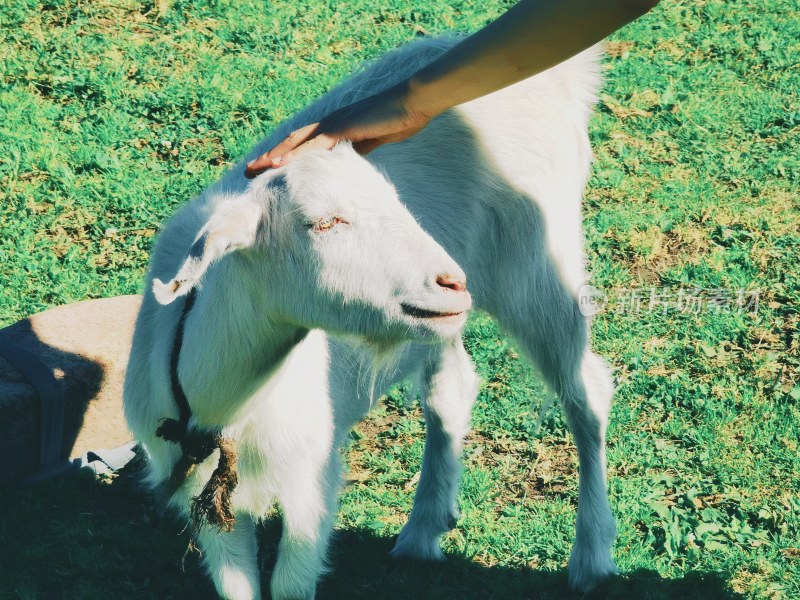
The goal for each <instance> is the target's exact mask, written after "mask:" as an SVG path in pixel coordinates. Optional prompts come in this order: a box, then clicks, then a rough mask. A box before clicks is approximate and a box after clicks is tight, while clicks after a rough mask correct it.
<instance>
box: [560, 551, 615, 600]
mask: <svg viewBox="0 0 800 600" xmlns="http://www.w3.org/2000/svg"><path fill="white" fill-rule="evenodd" d="M567 572H568V574H569V587H570V588H571V589H573V590H576V591H579V592H583V593H587V592H590V591H592V590H593V589H594V588H595V587H597V586H598V585H599V584H601V583H603V582H604V581H605V580H606V579H608V578H610V577H613V576H614V575H616V574H617V573H618V572H619V571H618V569H617V565H615V564H614V559H612V558H611V555H610V553H609V551H608V550H607V549H605V548H604V549H602V550H601V551H593V550H591V549H590V548H581V547H578V546H576V547H574V548H573V549H572V555H571V556H570V557H569V566H568V567H567Z"/></svg>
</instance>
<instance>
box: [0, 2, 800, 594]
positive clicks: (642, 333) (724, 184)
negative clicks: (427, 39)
mask: <svg viewBox="0 0 800 600" xmlns="http://www.w3.org/2000/svg"><path fill="white" fill-rule="evenodd" d="M488 4H489V5H488V6H487V3H486V2H481V3H477V2H472V1H471V0H463V1H461V0H450V1H449V2H445V0H433V1H431V2H426V3H421V2H416V3H413V2H410V1H407V0H391V1H390V2H388V3H378V2H373V1H372V0H364V1H360V2H352V3H333V2H329V3H325V2H294V3H285V2H269V3H268V2H259V3H257V4H255V5H252V4H249V3H246V2H232V1H227V2H226V1H220V2H199V1H198V2H191V1H183V0H181V1H176V2H173V3H169V2H167V1H165V0H158V1H157V2H156V3H155V4H148V3H145V4H137V3H135V2H133V1H131V0H106V1H98V2H85V1H84V2H78V1H76V0H64V1H62V0H50V1H48V2H37V1H34V0H27V1H25V0H20V1H16V0H15V1H13V2H12V1H10V0H9V1H7V2H3V3H0V117H2V118H0V149H2V150H0V232H1V233H0V282H2V283H1V284H0V325H6V324H10V323H12V322H14V321H15V320H17V319H19V318H21V317H23V316H25V315H27V314H29V313H32V312H35V311H38V310H42V309H45V308H47V307H50V306H55V305H58V304H62V303H66V302H72V301H76V300H81V299H84V298H93V297H105V296H114V295H118V294H125V293H134V292H137V291H139V290H140V285H141V281H142V278H143V275H144V272H145V268H146V264H147V259H148V251H149V249H150V246H151V243H152V238H153V236H154V235H155V233H156V231H157V230H158V227H159V225H160V224H161V223H162V222H163V221H164V220H165V219H166V218H167V217H168V216H169V215H170V214H171V213H172V212H173V211H174V210H175V209H176V207H177V206H179V205H180V204H181V203H182V202H185V201H187V200H188V199H190V198H191V197H192V196H194V195H195V194H196V193H197V192H199V191H200V190H201V189H202V188H203V187H205V186H206V185H208V184H209V183H211V182H213V181H214V180H215V179H216V178H218V177H219V175H220V174H221V173H222V172H223V171H224V170H225V169H226V168H227V167H228V166H229V165H231V164H233V163H234V162H235V161H236V159H237V158H238V157H239V156H240V155H242V154H243V153H244V151H245V150H246V149H247V148H248V147H249V146H250V145H251V144H252V143H253V142H254V141H255V140H256V139H258V138H259V137H260V136H261V135H263V134H264V132H266V131H268V130H269V129H270V128H272V127H273V126H274V125H275V124H276V123H278V122H279V121H281V120H283V119H285V118H287V117H288V116H290V115H291V114H293V113H294V112H295V111H296V110H298V109H299V108H301V107H303V106H304V105H306V104H307V103H308V102H309V101H310V100H311V99H312V98H314V97H316V96H318V95H319V94H321V93H323V92H324V91H325V90H326V89H328V88H329V87H330V86H331V85H333V84H334V83H335V82H336V81H338V80H341V79H342V78H344V77H345V76H346V75H347V73H348V72H349V71H350V70H351V69H352V68H353V67H354V65H356V64H357V63H358V62H360V61H362V60H364V59H367V58H370V57H374V56H377V55H379V54H380V53H382V52H384V51H385V50H387V49H389V48H393V47H396V46H398V45H400V44H402V43H404V42H406V41H408V40H410V39H412V38H414V37H415V36H418V35H422V34H424V33H426V32H427V33H437V32H442V31H446V30H452V29H457V30H463V31H471V30H475V29H477V28H478V27H480V26H481V25H483V24H484V23H486V22H487V21H489V20H490V19H491V18H492V17H493V16H495V15H497V14H499V13H500V12H502V11H503V10H504V9H505V8H506V7H507V6H508V5H509V3H502V2H491V3H488ZM609 50H610V52H609V57H608V58H607V59H606V60H605V61H604V65H603V67H604V71H605V76H606V83H605V86H604V89H603V94H602V97H601V102H600V103H599V106H598V110H597V115H596V117H595V118H594V120H593V122H592V125H591V137H592V142H593V145H594V150H595V153H596V157H597V158H596V162H595V165H594V168H593V174H592V178H591V180H590V182H589V187H588V191H587V193H586V202H585V228H586V232H587V238H588V254H589V261H590V267H591V271H592V272H593V283H594V285H595V286H596V287H598V288H600V289H602V290H604V291H606V292H607V293H608V296H609V304H608V306H607V309H606V310H605V311H604V312H601V313H600V314H599V315H598V316H597V317H596V318H595V321H594V325H593V340H594V345H595V347H596V349H597V350H598V351H599V353H600V354H602V355H604V356H605V357H607V358H608V360H609V361H610V362H611V363H612V364H613V365H614V366H615V375H616V378H617V381H618V391H617V394H616V396H615V406H614V409H613V412H612V415H611V423H610V428H609V449H608V459H609V476H610V486H611V502H612V507H613V508H614V510H615V513H616V514H617V517H618V527H619V537H618V539H617V543H616V546H615V555H616V558H617V561H618V564H619V566H620V568H621V571H622V574H623V576H622V577H621V578H619V579H617V580H616V581H613V582H611V583H610V584H609V585H608V586H607V587H605V588H604V589H603V590H600V592H598V594H596V595H597V596H599V597H604V596H607V597H616V598H629V597H633V598H687V597H694V598H724V597H748V598H750V597H752V598H796V597H800V499H798V490H800V459H798V439H800V425H798V423H800V408H799V407H798V402H800V387H799V386H798V383H797V373H798V366H800V339H799V338H798V334H797V330H798V323H800V315H798V301H800V291H799V290H800V269H798V268H797V256H798V251H800V212H798V209H800V93H799V91H800V12H799V11H798V6H797V4H796V1H795V0H764V1H761V2H757V1H755V0H738V1H736V2H730V1H727V2H726V1H724V0H706V1H702V2H701V1H692V2H688V1H679V0H663V2H662V5H661V6H659V7H658V8H657V9H656V10H655V11H654V12H653V13H652V14H650V15H648V16H647V17H646V18H644V19H641V20H640V21H638V22H636V23H634V24H632V25H630V26H628V27H626V28H625V29H623V30H622V31H620V32H618V33H617V34H616V35H614V36H613V38H612V43H611V45H610V47H609ZM651 288H655V289H657V290H659V293H660V294H663V295H665V296H666V295H672V298H673V299H674V298H675V296H674V294H677V292H678V290H679V289H681V288H684V289H694V288H698V289H700V290H703V291H702V292H701V293H700V295H701V296H703V297H705V298H706V299H707V297H708V296H709V295H710V294H711V292H710V291H709V290H717V289H723V290H728V291H729V292H730V293H731V294H733V295H734V296H735V293H736V290H738V289H748V290H760V295H759V303H758V307H757V310H756V311H755V312H753V311H736V310H732V311H729V310H723V311H720V312H719V313H718V312H716V311H715V310H713V309H710V310H708V308H709V307H708V306H706V307H705V309H704V310H702V311H700V312H692V311H681V310H678V309H677V308H675V307H674V306H672V307H669V308H668V310H667V311H666V312H665V313H664V312H661V311H648V310H643V311H640V312H638V313H634V312H633V311H631V310H622V309H624V308H626V305H625V304H624V299H625V293H626V290H631V289H636V290H642V293H643V294H644V295H645V296H647V297H648V298H649V294H650V289H651ZM726 302H727V299H726ZM646 304H647V303H646V302H645V306H646ZM727 306H729V304H728V305H727ZM628 308H629V307H628ZM467 344H468V348H469V350H470V352H471V353H472V355H473V357H474V358H475V361H476V363H477V365H478V370H479V372H480V374H481V376H482V377H483V379H484V385H483V387H482V390H481V394H480V399H479V401H478V403H477V407H476V411H475V415H474V419H473V422H474V428H475V431H474V433H473V434H472V436H471V438H470V440H469V444H468V448H467V451H466V458H465V461H466V465H467V470H466V473H465V476H464V482H463V485H462V489H461V494H460V502H461V509H462V513H463V516H462V519H461V520H460V522H459V526H458V528H457V529H456V530H455V531H453V532H452V533H451V534H449V535H448V536H447V537H446V539H445V541H444V546H445V549H446V551H447V554H448V562H447V563H446V564H444V565H436V566H413V565H395V564H393V563H392V562H390V561H389V560H388V557H387V554H388V550H389V549H390V547H391V542H392V540H391V537H392V536H393V535H395V534H396V533H397V532H398V530H399V527H400V526H401V525H402V523H403V521H404V519H405V517H406V516H407V514H408V512H409V509H410V506H411V500H412V494H413V491H414V487H415V486H414V480H413V475H414V473H415V472H416V471H417V470H418V469H419V462H420V456H421V450H422V431H423V429H422V424H421V420H420V412H419V410H418V408H416V407H415V405H412V406H411V407H406V406H405V400H406V398H405V397H404V394H403V391H402V390H397V392H396V393H394V394H393V395H392V396H391V397H390V398H389V399H388V400H387V402H386V403H385V405H384V406H383V407H382V408H380V409H379V410H378V411H377V412H376V413H375V414H374V415H373V416H372V417H371V418H370V419H369V420H367V421H366V422H365V423H363V424H362V425H360V426H359V427H358V430H357V432H356V433H355V434H354V436H353V437H354V440H355V441H354V443H353V445H352V447H351V450H350V453H349V462H350V465H351V479H352V482H351V483H350V484H349V485H348V487H347V488H346V490H345V493H344V496H343V505H342V509H341V515H340V522H339V530H340V535H339V537H338V538H337V540H336V542H335V544H334V546H333V572H332V574H331V575H330V576H329V577H328V578H327V579H326V580H325V581H324V582H323V583H322V585H321V587H320V593H319V595H320V597H321V598H375V597H383V598H398V599H399V598H409V597H418V598H445V599H447V598H453V599H456V598H458V599H461V598H481V599H482V598H497V599H511V598H563V597H565V596H566V595H567V592H566V575H565V570H564V569H565V565H566V561H567V558H568V553H569V542H570V541H571V538H572V536H573V530H574V511H575V501H576V480H575V467H576V464H575V453H574V447H573V445H572V441H571V437H570V435H569V434H568V432H567V430H566V428H565V424H564V421H563V417H562V415H561V413H560V411H558V410H554V411H552V412H551V413H550V414H549V415H548V417H547V419H546V420H545V422H544V424H543V427H542V430H541V431H540V432H539V433H538V435H536V434H535V432H534V427H533V421H534V419H533V418H532V417H531V416H529V410H530V407H531V406H532V405H533V406H534V408H538V406H539V404H540V403H541V401H542V399H543V397H544V391H543V389H542V387H541V385H540V384H539V383H538V382H537V379H536V378H535V377H534V376H533V374H532V373H531V371H530V369H529V368H528V367H527V366H526V365H525V363H524V362H523V361H521V360H520V359H519V357H518V355H517V352H516V351H515V349H514V346H513V343H511V342H509V341H508V340H506V338H505V337H504V336H503V335H502V334H501V333H500V332H498V331H497V329H496V327H495V325H494V324H493V322H492V321H490V320H489V319H487V318H486V317H484V316H481V315H476V316H475V317H474V318H473V319H472V321H471V323H470V326H469V330H468V332H467ZM6 459H7V458H6ZM134 481H135V479H134V477H133V476H132V475H130V474H123V475H122V476H120V477H118V478H116V479H115V480H113V481H96V480H93V479H92V478H90V477H82V478H79V479H77V480H61V481H55V482H51V483H47V484H44V485H41V486H39V487H37V488H35V489H31V490H26V491H23V492H14V493H11V494H5V495H4V498H3V501H2V505H0V506H2V511H0V557H2V559H0V581H1V582H2V589H1V590H0V597H8V598H17V597H19V598H25V599H29V598H30V599H33V598H47V599H49V598H69V599H73V598H108V597H114V596H116V597H118V598H159V599H162V598H204V597H213V594H212V589H211V587H210V586H209V584H208V582H207V581H206V580H205V578H204V577H203V576H202V575H201V574H200V573H201V569H200V566H199V562H198V557H197V555H196V554H188V555H186V557H185V559H184V558H183V557H184V551H185V549H186V543H187V538H186V535H185V534H181V529H182V527H181V525H180V524H178V523H175V522H174V521H171V520H169V519H164V518H163V517H159V516H158V512H157V510H156V509H155V502H154V501H153V499H152V498H150V497H149V496H148V495H147V494H146V493H144V492H143V491H141V490H140V489H138V488H137V487H136V486H135V484H134ZM278 530H279V525H278V524H277V521H276V520H275V519H272V520H270V521H269V522H268V523H267V524H266V526H265V527H264V531H263V533H262V538H263V539H262V542H263V543H262V546H263V552H262V559H263V565H264V571H265V579H264V581H265V582H266V581H267V579H266V578H267V577H268V575H269V570H270V568H271V564H272V562H273V561H274V555H275V548H276V539H277V535H278Z"/></svg>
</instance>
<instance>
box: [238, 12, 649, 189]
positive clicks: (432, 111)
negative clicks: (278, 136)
mask: <svg viewBox="0 0 800 600" xmlns="http://www.w3.org/2000/svg"><path fill="white" fill-rule="evenodd" d="M656 4H658V0H607V1H605V2H603V1H597V0H521V2H519V3H518V4H516V5H515V6H513V7H512V8H511V9H509V10H508V11H507V12H506V13H505V14H503V15H502V16H501V17H499V18H498V19H496V20H495V21H493V22H492V23H490V24H489V25H487V26H486V27H484V28H483V29H481V30H480V31H478V32H476V33H474V34H473V35H471V36H469V37H468V38H466V39H464V40H463V41H462V42H460V43H458V44H457V45H455V46H454V47H453V48H451V49H450V50H448V51H447V52H445V53H444V54H442V55H441V56H440V57H439V58H438V59H436V60H435V61H433V62H432V63H431V64H429V65H428V66H426V67H424V68H422V69H421V70H419V71H417V72H416V73H415V74H414V75H412V76H411V77H410V78H409V79H407V80H405V81H403V82H401V83H400V84H398V85H397V86H395V87H393V88H391V89H389V90H387V91H386V92H382V93H380V94H377V95H375V96H371V97H369V98H366V99H364V100H361V101H359V102H357V103H355V104H352V105H350V106H346V107H344V108H342V109H340V110H338V111H335V112H334V113H332V114H330V115H328V116H327V117H325V118H324V119H322V121H320V122H319V123H312V124H310V125H307V126H306V127H303V128H301V129H298V130H296V131H294V132H292V133H291V134H290V135H289V137H287V138H286V139H285V140H283V141H282V142H281V143H279V144H278V145H277V146H275V147H274V148H273V149H272V150H270V151H269V152H267V153H266V154H264V155H262V156H261V157H259V158H257V159H256V160H254V161H253V162H251V163H250V164H248V166H247V169H246V171H245V175H247V176H249V177H252V176H255V175H257V174H258V173H260V172H261V171H263V170H265V169H268V168H271V167H276V166H280V165H282V164H285V163H286V162H289V161H290V160H292V159H293V158H294V157H295V156H296V155H297V154H298V153H300V152H305V151H307V150H310V149H314V148H326V149H330V148H332V147H333V146H334V145H336V143H337V142H338V141H340V140H344V139H347V140H351V141H352V142H353V145H354V147H355V148H356V149H357V150H358V151H359V152H361V153H362V154H366V153H367V152H369V151H371V150H373V149H374V148H376V147H378V146H380V145H382V144H385V143H388V142H397V141H401V140H404V139H406V138H408V137H411V136H412V135H414V134H415V133H417V132H418V131H419V130H421V129H422V128H424V127H425V125H427V123H428V122H429V121H430V119H432V118H433V117H435V116H436V115H438V114H440V113H442V112H444V111H445V110H447V109H449V108H452V107H453V106H457V105H459V104H462V103H464V102H468V101H469V100H473V99H475V98H479V97H481V96H484V95H486V94H489V93H491V92H494V91H496V90H499V89H501V88H504V87H506V86H508V85H511V84H512V83H516V82H518V81H521V80H523V79H526V78H528V77H531V76H532V75H535V74H536V73H539V72H541V71H543V70H545V69H547V68H549V67H552V66H553V65H556V64H558V63H560V62H562V61H563V60H566V59H567V58H569V57H571V56H573V55H575V54H577V53H578V52H580V51H581V50H583V49H584V48H587V47H589V46H591V45H592V44H595V43H596V42H598V41H600V40H601V39H603V38H604V37H606V36H607V35H609V34H610V33H612V32H614V31H616V30H617V29H619V28H620V27H622V26H623V25H625V24H627V23H629V22H630V21H633V20H634V19H636V18H637V17H639V16H641V15H643V14H644V13H646V12H647V11H649V10H650V9H651V8H653V7H654V6H655V5H656Z"/></svg>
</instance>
